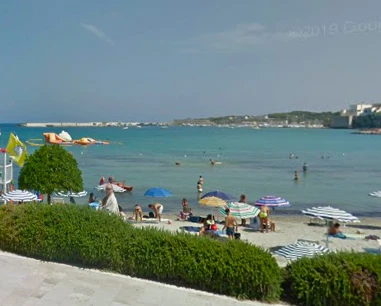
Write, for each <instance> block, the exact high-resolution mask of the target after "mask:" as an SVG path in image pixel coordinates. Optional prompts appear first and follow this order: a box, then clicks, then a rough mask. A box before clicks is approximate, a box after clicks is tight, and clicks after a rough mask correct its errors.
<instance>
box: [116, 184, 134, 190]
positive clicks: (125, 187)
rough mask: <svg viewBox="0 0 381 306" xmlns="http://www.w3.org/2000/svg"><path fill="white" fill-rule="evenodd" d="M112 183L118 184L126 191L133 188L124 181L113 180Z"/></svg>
mask: <svg viewBox="0 0 381 306" xmlns="http://www.w3.org/2000/svg"><path fill="white" fill-rule="evenodd" d="M113 184H115V185H117V186H119V187H120V188H123V189H124V190H126V191H128V192H131V191H132V189H134V187H132V186H127V185H125V184H124V182H114V183H113Z"/></svg>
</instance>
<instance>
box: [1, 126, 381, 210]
mask: <svg viewBox="0 0 381 306" xmlns="http://www.w3.org/2000/svg"><path fill="white" fill-rule="evenodd" d="M0 127H1V131H2V136H0V147H4V146H5V145H6V143H7V140H8V136H9V133H10V132H11V131H13V132H15V133H16V134H17V135H18V136H19V138H20V139H21V140H22V141H26V140H28V139H35V138H40V139H42V133H44V132H56V133H59V132H61V130H62V129H61V128H24V127H17V126H16V125H2V126H0ZM65 131H67V132H68V133H69V134H70V135H71V136H72V137H73V139H79V138H81V137H92V138H95V139H98V140H106V139H109V140H110V141H111V142H113V144H110V145H108V146H107V145H98V146H90V147H82V146H72V147H66V149H67V150H69V151H71V152H73V154H74V156H75V157H76V158H77V160H78V163H79V167H80V168H81V170H82V172H83V178H84V182H85V189H86V190H87V191H92V190H93V188H94V187H95V186H97V184H98V182H99V178H100V177H101V176H105V177H106V179H107V177H109V176H111V175H112V176H114V177H115V178H116V179H117V180H122V181H125V182H126V184H127V185H132V186H134V190H133V192H131V193H124V194H118V199H119V202H120V203H121V204H122V206H123V207H125V208H127V209H132V207H133V206H134V205H135V204H136V203H139V204H142V205H143V206H145V205H148V204H149V203H151V202H152V199H150V198H145V197H144V196H143V195H144V192H145V190H147V189H148V188H150V187H157V186H159V187H164V188H167V189H169V190H171V191H172V192H173V194H174V196H173V197H171V198H166V199H162V200H161V201H160V202H161V203H162V204H163V205H164V207H165V211H167V212H168V211H172V212H175V211H176V212H177V211H179V210H180V208H181V199H182V198H183V197H186V198H187V199H188V200H189V202H190V204H191V206H192V207H198V204H197V190H196V183H197V180H198V177H199V176H200V175H202V176H203V177H204V192H207V191H212V190H217V189H218V190H222V191H226V192H228V193H231V194H234V195H237V196H239V195H240V194H242V193H243V194H246V195H247V198H248V200H249V202H250V203H251V202H255V200H256V199H257V198H259V197H261V196H265V195H277V196H282V197H285V198H287V199H288V200H289V201H290V202H291V203H292V207H291V208H288V209H283V210H279V213H295V212H296V211H299V210H300V209H302V208H306V207H310V206H313V205H332V206H334V207H337V208H343V209H346V210H348V211H350V212H352V213H357V214H358V215H381V199H379V198H372V197H369V196H368V193H369V192H372V191H375V190H380V189H381V181H380V178H381V163H380V152H381V136H372V135H369V136H368V135H354V134H351V131H350V130H329V129H275V128H268V129H260V130H255V129H250V128H235V129H229V128H215V127H169V128H168V129H161V128H160V127H143V128H141V129H138V128H133V127H130V128H129V129H127V130H123V129H122V128H67V129H65ZM28 149H29V152H30V153H32V152H33V151H34V150H35V149H36V147H30V146H28ZM290 153H293V154H295V156H298V159H291V160H290V159H289V155H290ZM322 155H324V156H329V158H324V159H322V158H321V156H322ZM209 159H215V160H220V161H221V162H222V164H221V165H215V166H211V165H210V163H209ZM176 161H180V162H181V166H175V162H176ZM303 162H307V164H308V172H307V174H306V175H303V173H302V171H301V168H302V165H303ZM295 170H299V171H300V180H299V181H298V182H297V183H295V182H294V180H293V173H294V171H295ZM17 171H18V169H16V171H15V172H16V177H17ZM101 196H102V194H99V197H101ZM83 201H85V199H83Z"/></svg>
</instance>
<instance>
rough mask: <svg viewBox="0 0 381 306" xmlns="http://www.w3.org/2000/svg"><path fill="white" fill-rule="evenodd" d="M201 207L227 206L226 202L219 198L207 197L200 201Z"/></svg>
mask: <svg viewBox="0 0 381 306" xmlns="http://www.w3.org/2000/svg"><path fill="white" fill-rule="evenodd" d="M199 203H200V204H201V205H205V206H209V207H220V206H225V205H226V202H225V201H224V200H221V199H220V198H217V197H206V198H203V199H201V200H200V201H199Z"/></svg>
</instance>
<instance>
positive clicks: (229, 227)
mask: <svg viewBox="0 0 381 306" xmlns="http://www.w3.org/2000/svg"><path fill="white" fill-rule="evenodd" d="M225 212H226V217H225V225H224V227H223V229H222V231H223V230H224V229H225V228H226V235H228V237H229V239H234V227H235V231H236V232H237V231H238V223H237V220H236V218H235V217H234V216H232V215H231V214H230V209H229V208H226V209H225Z"/></svg>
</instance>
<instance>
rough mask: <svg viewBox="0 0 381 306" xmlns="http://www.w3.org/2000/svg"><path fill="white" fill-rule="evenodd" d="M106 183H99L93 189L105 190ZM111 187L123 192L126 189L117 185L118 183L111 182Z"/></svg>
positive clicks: (115, 190)
mask: <svg viewBox="0 0 381 306" xmlns="http://www.w3.org/2000/svg"><path fill="white" fill-rule="evenodd" d="M107 185H108V184H103V185H99V186H97V187H95V188H94V189H96V190H98V191H105V190H106V187H107ZM112 188H113V190H114V192H125V191H126V190H124V189H123V188H122V187H119V186H118V185H115V184H112Z"/></svg>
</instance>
